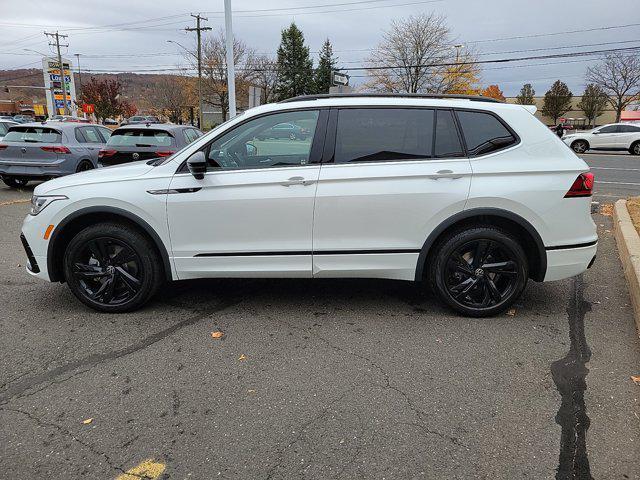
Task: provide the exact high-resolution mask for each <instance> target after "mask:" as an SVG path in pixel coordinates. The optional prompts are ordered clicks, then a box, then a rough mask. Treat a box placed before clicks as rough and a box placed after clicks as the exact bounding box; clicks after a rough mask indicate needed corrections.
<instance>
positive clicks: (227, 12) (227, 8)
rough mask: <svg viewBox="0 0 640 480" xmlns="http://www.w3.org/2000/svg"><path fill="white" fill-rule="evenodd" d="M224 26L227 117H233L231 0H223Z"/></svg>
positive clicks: (233, 72)
mask: <svg viewBox="0 0 640 480" xmlns="http://www.w3.org/2000/svg"><path fill="white" fill-rule="evenodd" d="M224 26H225V38H226V43H227V92H228V97H229V118H233V117H235V116H236V69H235V65H234V60H233V28H232V22H231V0H224Z"/></svg>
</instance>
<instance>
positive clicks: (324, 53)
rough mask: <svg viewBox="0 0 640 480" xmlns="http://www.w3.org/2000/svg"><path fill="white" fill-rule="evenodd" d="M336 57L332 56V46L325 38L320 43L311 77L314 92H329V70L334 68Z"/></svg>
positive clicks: (336, 61)
mask: <svg viewBox="0 0 640 480" xmlns="http://www.w3.org/2000/svg"><path fill="white" fill-rule="evenodd" d="M337 63H338V59H337V58H336V57H334V56H333V46H332V45H331V42H330V41H329V39H328V38H327V39H326V40H325V41H324V43H323V44H322V49H321V50H320V58H319V61H318V68H316V71H315V74H314V77H313V90H314V93H329V87H331V72H332V71H333V70H335V69H336V64H337Z"/></svg>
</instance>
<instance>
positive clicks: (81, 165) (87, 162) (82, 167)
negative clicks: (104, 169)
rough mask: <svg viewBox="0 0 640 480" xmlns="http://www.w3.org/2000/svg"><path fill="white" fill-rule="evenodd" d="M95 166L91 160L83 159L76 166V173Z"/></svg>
mask: <svg viewBox="0 0 640 480" xmlns="http://www.w3.org/2000/svg"><path fill="white" fill-rule="evenodd" d="M94 168H95V167H94V166H93V163H91V161H90V160H82V161H81V162H80V163H79V164H78V166H77V167H76V173H79V172H86V171H87V170H93V169H94Z"/></svg>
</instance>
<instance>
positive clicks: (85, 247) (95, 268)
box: [63, 223, 162, 313]
mask: <svg viewBox="0 0 640 480" xmlns="http://www.w3.org/2000/svg"><path fill="white" fill-rule="evenodd" d="M63 262H64V263H63V265H64V275H65V279H66V281H67V284H68V285H69V288H70V289H71V291H72V292H73V294H74V295H75V296H76V297H78V299H79V300H80V301H81V302H83V303H84V304H86V305H88V306H90V307H91V308H93V309H95V310H99V311H103V312H112V313H117V312H128V311H131V310H135V309H137V308H139V307H141V306H142V305H144V304H145V303H146V302H147V301H148V300H149V299H150V298H151V297H152V296H153V294H154V293H155V292H156V291H157V289H158V287H159V286H160V284H161V283H162V269H161V267H160V265H162V262H161V260H160V258H159V255H158V253H157V251H156V249H155V247H154V245H152V243H151V242H150V241H149V240H148V239H147V238H146V237H145V236H144V235H142V234H141V233H139V232H138V231H136V230H134V229H132V228H130V227H127V226H125V225H120V224H115V223H103V224H97V225H92V226H90V227H87V228H85V229H84V230H82V231H81V232H80V233H78V234H77V235H76V236H75V237H74V238H73V239H72V240H71V242H70V243H69V245H68V247H67V249H66V251H65V254H64V259H63Z"/></svg>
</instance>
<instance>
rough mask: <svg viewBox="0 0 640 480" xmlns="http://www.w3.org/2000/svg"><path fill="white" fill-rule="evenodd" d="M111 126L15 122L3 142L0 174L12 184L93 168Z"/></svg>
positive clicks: (12, 185) (0, 151) (16, 184)
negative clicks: (16, 123) (19, 123)
mask: <svg viewBox="0 0 640 480" xmlns="http://www.w3.org/2000/svg"><path fill="white" fill-rule="evenodd" d="M110 135H111V130H109V129H108V128H106V127H103V126H101V125H86V124H79V123H74V122H50V123H46V122H43V123H26V124H22V125H15V126H12V127H11V128H10V129H9V131H8V132H7V134H6V135H5V137H4V138H3V140H2V143H0V176H1V177H2V181H3V182H4V183H5V184H7V185H8V186H10V187H13V188H18V187H23V186H25V185H26V184H27V183H28V182H29V181H30V180H48V179H50V178H54V177H61V176H63V175H69V174H71V173H76V172H82V171H85V170H91V169H93V168H95V167H96V166H97V164H98V152H99V151H100V148H102V147H103V146H104V145H105V143H106V141H107V140H108V138H109V136H110Z"/></svg>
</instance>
